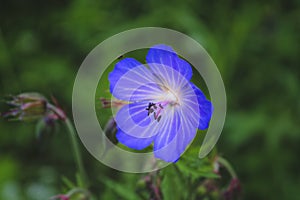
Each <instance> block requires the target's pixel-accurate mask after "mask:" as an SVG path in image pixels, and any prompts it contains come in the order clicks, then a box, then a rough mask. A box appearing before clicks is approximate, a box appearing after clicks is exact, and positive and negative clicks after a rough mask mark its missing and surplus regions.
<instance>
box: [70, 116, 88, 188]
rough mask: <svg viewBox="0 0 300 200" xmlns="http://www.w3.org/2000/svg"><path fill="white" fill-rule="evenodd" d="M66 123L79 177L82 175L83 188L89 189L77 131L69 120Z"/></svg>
mask: <svg viewBox="0 0 300 200" xmlns="http://www.w3.org/2000/svg"><path fill="white" fill-rule="evenodd" d="M65 123H66V125H67V128H68V131H69V135H70V139H71V142H72V147H73V151H74V156H75V160H76V164H77V168H78V170H79V175H80V179H81V182H82V184H83V187H87V176H86V172H85V170H84V167H83V162H82V157H81V153H80V151H79V145H78V142H77V139H76V133H75V129H74V127H73V124H72V123H71V121H70V119H69V118H66V119H65Z"/></svg>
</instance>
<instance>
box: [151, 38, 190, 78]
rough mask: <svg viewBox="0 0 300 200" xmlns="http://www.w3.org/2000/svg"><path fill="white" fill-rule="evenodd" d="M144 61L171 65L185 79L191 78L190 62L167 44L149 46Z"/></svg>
mask: <svg viewBox="0 0 300 200" xmlns="http://www.w3.org/2000/svg"><path fill="white" fill-rule="evenodd" d="M146 61H147V63H148V64H150V63H156V64H162V65H166V66H169V67H172V68H173V69H175V70H176V71H178V72H180V73H181V74H182V75H183V76H184V77H185V78H186V79H187V80H190V79H191V78H192V75H193V71H192V68H191V66H190V64H189V63H188V62H186V61H185V60H183V59H181V58H179V57H178V56H177V54H176V52H175V51H174V50H173V49H172V48H171V47H169V46H167V45H164V44H158V45H155V46H153V47H151V48H150V50H149V51H148V54H147V56H146ZM150 68H151V66H150Z"/></svg>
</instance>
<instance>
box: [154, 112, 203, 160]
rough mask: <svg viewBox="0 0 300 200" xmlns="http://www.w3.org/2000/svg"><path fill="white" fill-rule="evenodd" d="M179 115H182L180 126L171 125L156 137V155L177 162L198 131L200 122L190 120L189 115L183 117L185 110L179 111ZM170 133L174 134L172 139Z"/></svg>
mask: <svg viewBox="0 0 300 200" xmlns="http://www.w3.org/2000/svg"><path fill="white" fill-rule="evenodd" d="M178 116H180V118H179V120H180V125H179V127H177V128H174V127H172V126H170V127H169V128H166V129H165V130H164V131H163V132H161V133H159V135H157V136H156V137H155V139H154V155H155V157H157V158H160V159H162V160H164V161H167V162H176V161H177V160H178V159H179V158H180V156H181V154H182V153H183V152H184V151H185V150H186V148H187V146H188V145H189V144H190V143H191V142H192V140H193V139H194V137H195V135H196V133H197V124H198V122H195V121H193V120H190V119H189V117H188V115H187V116H185V117H182V116H184V112H183V111H179V112H178V115H177V117H178ZM168 129H169V130H168ZM176 129H177V130H176ZM170 134H171V135H173V138H172V139H171V140H170V139H168V138H167V137H169V135H170ZM169 138H171V137H169Z"/></svg>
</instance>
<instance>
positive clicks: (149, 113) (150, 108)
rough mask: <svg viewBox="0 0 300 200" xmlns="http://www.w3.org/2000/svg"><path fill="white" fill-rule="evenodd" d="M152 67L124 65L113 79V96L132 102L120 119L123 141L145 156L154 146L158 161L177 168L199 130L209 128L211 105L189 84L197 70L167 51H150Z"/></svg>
mask: <svg viewBox="0 0 300 200" xmlns="http://www.w3.org/2000/svg"><path fill="white" fill-rule="evenodd" d="M146 61H147V64H146V65H143V64H141V63H140V62H138V61H137V60H135V59H133V58H125V59H122V60H120V61H119V62H118V63H117V64H116V65H115V68H114V70H113V71H112V72H111V73H110V74H109V77H108V78H109V82H110V92H111V93H112V95H113V96H114V97H115V98H117V99H119V100H123V101H127V102H129V103H128V104H126V105H124V106H123V107H122V108H121V109H120V110H119V111H118V112H117V114H116V116H115V121H116V124H117V128H118V131H117V133H116V137H117V139H118V141H119V142H120V143H122V144H124V145H126V146H127V147H129V148H132V149H136V150H141V149H144V148H146V147H148V146H149V145H151V144H152V143H153V151H154V155H155V157H157V158H160V159H162V160H164V161H167V162H175V161H177V160H178V159H179V157H180V155H181V154H182V153H183V152H184V151H185V149H186V148H187V146H188V145H189V144H190V143H191V141H192V140H193V139H194V137H195V135H196V133H197V128H198V129H201V130H204V129H206V128H207V127H208V125H209V122H210V119H211V115H212V104H211V102H210V101H208V100H207V99H206V97H205V95H204V94H203V92H202V91H201V90H200V89H199V88H198V87H197V86H195V85H194V84H193V83H192V82H190V80H191V77H192V68H191V66H190V64H189V63H188V62H186V61H185V60H183V59H182V58H180V57H179V56H178V55H177V54H176V53H175V51H174V50H173V49H172V48H171V47H169V46H166V45H163V44H160V45H155V46H153V47H152V48H150V50H149V51H148V54H147V56H146Z"/></svg>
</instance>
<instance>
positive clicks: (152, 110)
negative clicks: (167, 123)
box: [146, 102, 168, 122]
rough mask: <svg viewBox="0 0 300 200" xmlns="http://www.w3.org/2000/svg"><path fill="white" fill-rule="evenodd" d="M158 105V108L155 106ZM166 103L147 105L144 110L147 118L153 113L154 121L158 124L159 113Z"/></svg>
mask: <svg viewBox="0 0 300 200" xmlns="http://www.w3.org/2000/svg"><path fill="white" fill-rule="evenodd" d="M157 104H158V106H157ZM167 104H168V102H161V103H156V104H155V103H151V102H150V103H149V104H148V107H147V108H146V110H148V116H149V115H150V114H152V113H153V117H154V119H155V120H156V121H157V122H159V121H160V120H161V117H162V116H161V112H162V110H163V109H164V106H166V105H167Z"/></svg>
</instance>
